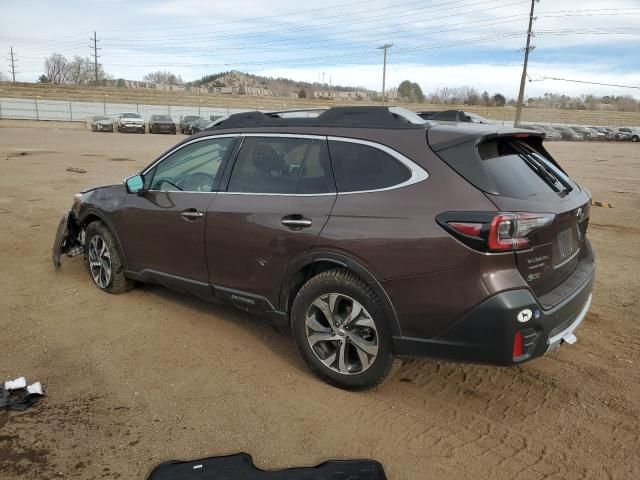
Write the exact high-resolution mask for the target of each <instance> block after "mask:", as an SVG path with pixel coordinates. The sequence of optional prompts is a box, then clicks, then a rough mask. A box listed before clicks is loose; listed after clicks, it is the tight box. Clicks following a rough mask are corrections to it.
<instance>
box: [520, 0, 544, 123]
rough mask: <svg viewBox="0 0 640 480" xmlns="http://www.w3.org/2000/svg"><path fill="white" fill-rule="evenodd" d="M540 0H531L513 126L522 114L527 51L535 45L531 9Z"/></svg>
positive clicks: (527, 59)
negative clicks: (533, 43) (533, 42)
mask: <svg viewBox="0 0 640 480" xmlns="http://www.w3.org/2000/svg"><path fill="white" fill-rule="evenodd" d="M539 1H540V0H531V12H530V13H529V30H528V31H527V46H526V47H525V49H524V65H523V66H522V78H521V79H520V93H518V108H517V109H516V120H515V122H514V126H516V127H517V126H518V125H519V124H520V116H521V115H522V104H523V102H524V86H525V85H526V83H527V64H528V63H529V52H531V51H532V50H533V49H534V48H535V47H532V46H531V37H533V32H532V28H533V20H534V18H533V9H534V7H535V5H536V2H539Z"/></svg>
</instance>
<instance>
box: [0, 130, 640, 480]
mask: <svg viewBox="0 0 640 480" xmlns="http://www.w3.org/2000/svg"><path fill="white" fill-rule="evenodd" d="M24 125H25V124H22V123H20V124H18V123H16V122H8V121H0V252H1V253H0V260H1V261H0V265H1V267H0V381H2V380H5V379H8V378H13V377H16V376H18V375H25V376H27V377H28V379H30V380H40V381H41V382H42V383H43V385H44V387H45V389H46V393H47V397H46V398H45V399H44V400H42V401H41V402H40V403H38V404H37V405H35V406H34V407H33V408H31V409H30V410H27V411H25V412H22V413H17V412H11V413H6V412H0V478H2V479H17V478H20V479H28V478H38V479H45V478H46V479H49V478H54V477H59V478H82V479H95V478H123V479H124V478H126V479H133V478H144V476H145V475H146V474H147V473H148V472H149V470H150V469H151V468H152V467H153V466H154V465H156V464H157V463H159V462H161V461H165V460H169V459H192V458H198V457H203V456H209V455H218V454H228V453H234V452H239V451H245V452H249V453H250V454H251V455H253V457H254V460H255V462H256V464H257V465H258V466H260V467H262V468H269V469H271V468H281V467H287V466H295V465H313V464H317V463H319V462H322V461H323V460H326V459H329V458H358V457H370V458H375V459H377V460H379V461H381V462H382V463H383V465H384V467H385V469H386V471H387V473H388V475H389V478H391V479H411V480H415V479H431V478H438V479H440V478H447V479H449V478H453V479H467V478H468V479H490V478H501V479H512V478H515V477H516V476H517V477H519V478H526V479H537V478H562V479H574V478H575V479H577V478H617V479H623V478H624V479H634V478H640V449H638V442H639V432H640V426H639V416H640V382H639V380H640V373H639V371H640V369H639V366H640V365H639V362H640V357H639V355H638V354H639V353H640V326H639V324H638V317H639V314H640V307H639V305H638V302H639V298H640V295H639V294H638V292H639V291H640V273H639V272H638V268H639V267H640V261H639V260H640V227H639V226H638V225H639V223H640V222H639V221H640V195H639V193H640V145H637V144H631V143H626V144H591V143H584V144H583V143H563V142H562V143H561V142H559V143H552V144H550V145H549V148H550V150H551V151H552V152H553V153H554V154H555V156H556V157H557V158H558V159H559V161H560V162H561V163H562V164H563V165H564V166H565V167H566V168H567V169H568V170H569V172H570V173H571V174H572V175H573V176H575V177H576V178H577V179H578V180H579V181H581V182H583V183H584V184H585V185H586V186H587V187H588V188H589V189H590V190H591V191H592V193H593V197H594V199H595V200H600V201H604V202H609V203H612V204H613V205H614V208H612V209H604V208H596V207H594V208H593V209H592V216H591V225H590V231H589V232H590V233H589V235H590V237H591V240H592V242H593V244H594V247H595V249H596V253H597V256H598V277H597V282H596V285H595V292H594V301H593V306H592V308H591V311H590V312H589V315H588V316H587V318H586V320H585V322H584V324H583V326H582V327H581V329H580V330H579V332H578V335H577V336H578V342H577V343H576V344H575V345H573V346H563V347H561V348H560V349H558V350H557V351H556V352H554V353H552V354H551V355H549V356H547V357H545V358H542V359H538V360H536V361H534V362H531V363H528V364H525V365H523V366H521V367H517V368H493V367H487V366H473V365H461V364H451V363H444V362H436V361H429V360H424V361H422V360H421V361H413V360H412V361H407V362H406V363H405V364H404V366H403V367H402V368H401V369H400V371H399V372H398V374H397V375H396V376H395V377H393V378H392V379H391V380H389V381H388V382H387V383H386V384H384V385H383V386H382V387H381V388H379V389H377V390H375V391H370V392H366V393H348V392H344V391H341V390H337V389H335V388H332V387H330V386H327V385H325V384H324V383H322V382H321V381H319V380H317V379H316V378H315V377H314V376H313V375H311V374H310V373H309V371H308V370H307V369H306V368H305V366H304V364H303V362H302V360H301V359H300V358H299V356H298V355H297V353H296V351H295V348H294V346H293V342H292V340H291V339H290V338H289V337H287V336H286V335H283V334H281V333H278V332H277V331H275V329H273V328H272V327H271V326H269V325H268V324H266V323H265V322H264V321H263V320H261V319H255V318H248V317H247V316H245V315H244V314H242V313H240V312H237V311H235V310H233V309H231V308H226V307H220V306H216V305H211V304H208V303H205V302H203V301H200V300H197V299H195V298H191V297H187V296H182V295H179V294H176V293H173V292H171V291H169V290H166V289H163V288H161V287H156V286H142V287H140V288H137V289H136V290H134V291H132V292H131V293H129V294H127V295H121V296H110V295H107V294H103V293H101V292H99V291H98V290H97V289H96V288H94V287H93V285H92V283H91V281H90V279H89V277H88V274H87V273H86V271H85V269H84V267H83V265H82V261H81V259H80V258H75V259H67V261H65V262H64V263H63V266H62V268H61V269H60V270H59V271H56V270H55V269H54V268H53V266H52V264H51V259H50V250H51V243H52V240H53V235H54V233H55V228H56V225H57V222H58V219H59V217H60V215H61V214H62V213H63V212H65V210H67V209H68V208H69V206H70V204H71V200H72V195H73V194H74V193H75V192H77V191H79V190H81V189H82V188H84V187H88V186H91V185H95V184H104V183H108V182H116V181H120V180H121V179H122V178H123V177H124V176H125V175H126V174H129V173H132V172H135V171H136V170H138V169H140V168H141V167H142V166H144V165H145V164H146V163H148V162H149V161H151V160H152V159H153V157H154V156H155V155H157V154H158V153H160V152H161V151H163V150H164V149H165V148H166V147H168V146H170V145H172V144H173V143H174V142H176V141H177V140H178V139H179V138H180V137H175V136H171V135H168V136H159V135H148V134H147V135H144V136H143V135H135V134H129V135H121V134H99V133H90V132H87V131H83V130H81V129H55V128H51V125H49V126H48V127H49V128H33V129H27V128H24ZM69 166H73V167H79V168H83V169H86V170H87V173H85V174H78V173H73V172H68V171H66V169H67V167H69Z"/></svg>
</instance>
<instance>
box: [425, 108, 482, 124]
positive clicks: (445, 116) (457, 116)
mask: <svg viewBox="0 0 640 480" xmlns="http://www.w3.org/2000/svg"><path fill="white" fill-rule="evenodd" d="M417 114H418V116H420V117H421V118H423V119H425V120H433V121H440V122H463V123H483V124H486V125H491V124H492V122H491V121H490V120H487V119H486V118H484V117H481V116H480V115H478V114H476V113H471V112H463V111H462V110H442V111H424V112H417Z"/></svg>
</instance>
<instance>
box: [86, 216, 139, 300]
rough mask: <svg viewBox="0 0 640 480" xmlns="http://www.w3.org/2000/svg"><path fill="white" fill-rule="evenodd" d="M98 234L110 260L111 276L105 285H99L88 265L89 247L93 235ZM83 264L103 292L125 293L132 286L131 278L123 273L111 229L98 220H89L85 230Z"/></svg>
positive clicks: (122, 266) (120, 256) (120, 257)
mask: <svg viewBox="0 0 640 480" xmlns="http://www.w3.org/2000/svg"><path fill="white" fill-rule="evenodd" d="M96 236H98V237H99V238H101V239H102V240H103V241H104V243H105V244H106V248H107V250H108V253H109V257H110V262H111V277H110V280H109V282H108V283H107V284H106V286H100V285H99V284H98V282H97V281H96V280H95V278H94V277H93V274H92V273H91V267H90V265H89V256H90V253H89V249H90V244H91V241H92V239H93V238H94V237H96ZM84 258H85V265H86V267H87V270H88V271H89V275H90V276H91V279H92V281H93V283H94V285H95V286H96V287H97V288H98V289H99V290H102V291H103V292H107V293H111V294H120V293H125V292H128V291H129V290H131V289H132V288H133V286H134V282H133V280H130V279H128V278H127V277H125V275H124V265H123V263H122V255H121V253H120V250H119V249H118V245H117V243H116V241H115V239H114V237H113V234H112V233H111V231H110V230H109V229H108V228H107V226H106V225H105V224H104V223H102V222H100V221H95V222H91V223H90V224H89V225H88V226H87V229H86V231H85V256H84Z"/></svg>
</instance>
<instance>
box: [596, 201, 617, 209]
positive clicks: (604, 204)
mask: <svg viewBox="0 0 640 480" xmlns="http://www.w3.org/2000/svg"><path fill="white" fill-rule="evenodd" d="M591 205H593V206H594V207H602V208H613V205H611V204H610V203H605V202H596V201H594V200H591Z"/></svg>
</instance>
